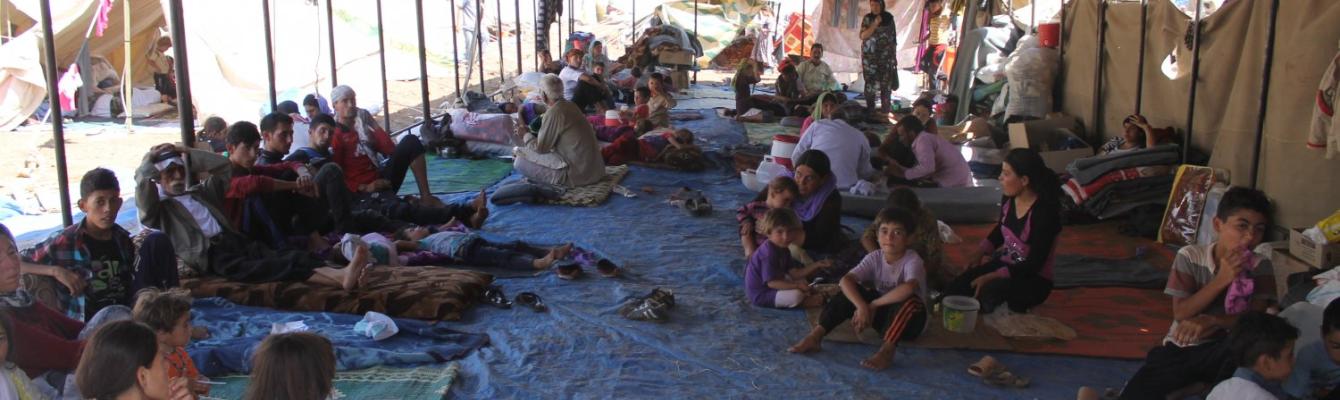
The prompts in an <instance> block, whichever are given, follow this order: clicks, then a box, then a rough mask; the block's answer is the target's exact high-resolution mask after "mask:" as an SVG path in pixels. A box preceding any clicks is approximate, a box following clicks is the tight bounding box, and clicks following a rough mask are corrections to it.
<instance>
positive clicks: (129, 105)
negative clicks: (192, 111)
mask: <svg viewBox="0 0 1340 400" xmlns="http://www.w3.org/2000/svg"><path fill="white" fill-rule="evenodd" d="M3 8H4V7H0V9H3ZM0 23H3V24H6V25H8V24H9V20H8V19H5V20H4V21H2V22H0ZM121 30H122V31H123V32H122V36H123V40H124V42H123V43H122V44H123V47H125V56H126V61H125V68H126V72H125V74H124V75H122V76H125V77H133V76H135V72H134V70H133V69H132V68H131V65H132V64H133V61H132V60H133V57H132V56H131V55H130V0H126V1H123V2H121ZM121 87H122V88H123V89H122V91H121V98H122V99H133V98H134V97H135V87H134V79H130V78H127V79H122V80H121ZM123 103H125V104H126V133H132V134H133V133H135V125H134V124H133V123H132V121H133V120H132V119H131V116H132V115H135V102H134V101H126V102H123Z"/></svg>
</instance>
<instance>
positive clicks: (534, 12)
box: [517, 0, 549, 71]
mask: <svg viewBox="0 0 1340 400" xmlns="http://www.w3.org/2000/svg"><path fill="white" fill-rule="evenodd" d="M517 1H521V0H517ZM530 11H531V13H530V15H531V17H533V18H534V19H532V21H534V22H533V23H532V24H531V25H534V26H535V70H536V71H539V70H540V51H541V50H549V26H548V25H546V26H544V27H541V26H540V0H530ZM541 31H543V32H544V45H545V48H543V49H541V48H540V32H541Z"/></svg>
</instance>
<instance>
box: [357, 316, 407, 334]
mask: <svg viewBox="0 0 1340 400" xmlns="http://www.w3.org/2000/svg"><path fill="white" fill-rule="evenodd" d="M354 332H356V333H358V334H360V335H364V336H367V337H369V338H372V340H386V339H387V338H390V337H391V336H395V334H397V333H400V327H398V326H396V325H395V321H392V320H391V317H388V316H386V314H382V313H379V312H376V311H368V313H367V314H366V315H363V320H362V321H358V323H356V324H354Z"/></svg>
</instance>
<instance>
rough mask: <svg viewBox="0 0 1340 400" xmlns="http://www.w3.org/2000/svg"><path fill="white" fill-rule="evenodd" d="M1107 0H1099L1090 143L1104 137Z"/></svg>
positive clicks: (1099, 141)
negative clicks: (1104, 57) (1104, 65)
mask: <svg viewBox="0 0 1340 400" xmlns="http://www.w3.org/2000/svg"><path fill="white" fill-rule="evenodd" d="M1106 46H1107V0H1098V52H1097V58H1098V60H1097V61H1095V62H1094V65H1093V134H1094V139H1098V140H1091V141H1090V143H1101V142H1102V140H1101V139H1102V138H1103V103H1102V101H1103V51H1104V49H1106V48H1107V47H1106Z"/></svg>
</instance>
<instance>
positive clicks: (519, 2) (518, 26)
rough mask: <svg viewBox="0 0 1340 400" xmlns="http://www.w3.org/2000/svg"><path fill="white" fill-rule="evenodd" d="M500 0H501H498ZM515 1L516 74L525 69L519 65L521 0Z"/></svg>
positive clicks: (522, 72) (518, 74)
mask: <svg viewBox="0 0 1340 400" xmlns="http://www.w3.org/2000/svg"><path fill="white" fill-rule="evenodd" d="M498 1H502V0H498ZM515 1H516V9H515V10H513V11H515V12H516V75H517V76H521V74H524V73H526V69H525V68H524V67H523V66H522V65H521V0H515Z"/></svg>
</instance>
